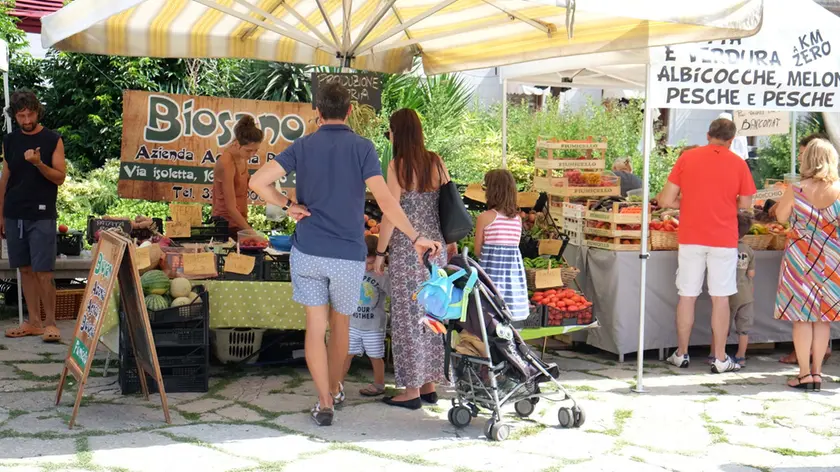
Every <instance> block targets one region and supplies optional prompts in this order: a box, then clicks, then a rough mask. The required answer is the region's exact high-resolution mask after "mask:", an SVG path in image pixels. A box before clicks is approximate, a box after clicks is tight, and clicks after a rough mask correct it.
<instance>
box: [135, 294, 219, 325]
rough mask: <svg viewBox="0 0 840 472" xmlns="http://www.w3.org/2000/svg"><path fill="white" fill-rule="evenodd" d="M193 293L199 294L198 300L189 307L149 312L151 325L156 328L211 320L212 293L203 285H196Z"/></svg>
mask: <svg viewBox="0 0 840 472" xmlns="http://www.w3.org/2000/svg"><path fill="white" fill-rule="evenodd" d="M193 291H195V292H196V293H197V294H198V298H197V299H195V301H194V302H192V303H190V304H189V305H184V306H177V307H171V308H164V309H163V310H157V311H151V310H149V323H151V325H152V326H153V327H154V326H157V325H160V324H169V323H183V322H190V321H201V320H204V321H207V320H209V319H210V293H209V292H207V290H205V289H204V286H202V285H196V286H195V287H193ZM153 331H154V330H153Z"/></svg>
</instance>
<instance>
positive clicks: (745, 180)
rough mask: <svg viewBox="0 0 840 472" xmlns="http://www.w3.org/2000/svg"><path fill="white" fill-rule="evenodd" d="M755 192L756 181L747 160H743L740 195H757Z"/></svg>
mask: <svg viewBox="0 0 840 472" xmlns="http://www.w3.org/2000/svg"><path fill="white" fill-rule="evenodd" d="M755 192H756V190H755V182H754V181H753V178H752V174H751V173H750V167H749V166H748V165H747V163H746V162H744V161H741V188H740V190H738V195H740V196H742V197H749V196H750V195H755Z"/></svg>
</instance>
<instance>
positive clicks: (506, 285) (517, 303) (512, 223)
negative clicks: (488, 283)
mask: <svg viewBox="0 0 840 472" xmlns="http://www.w3.org/2000/svg"><path fill="white" fill-rule="evenodd" d="M494 211H495V210H494ZM521 237H522V220H520V219H519V216H514V217H513V218H511V217H507V216H504V215H502V214H500V213H499V212H496V219H495V220H493V222H492V223H490V224H489V225H487V226H486V227H485V228H484V244H483V245H482V246H481V266H482V267H483V268H484V271H485V272H486V273H487V275H488V276H490V279H491V280H492V281H493V284H494V285H495V286H496V288H497V289H498V290H499V293H501V295H502V297H503V298H504V299H505V304H507V307H508V309H509V310H510V313H511V317H512V318H513V320H514V321H520V320H524V319H526V318H528V286H527V284H526V282H525V265H524V264H523V263H522V254H521V253H520V252H519V239H520V238H521Z"/></svg>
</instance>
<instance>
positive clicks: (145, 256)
mask: <svg viewBox="0 0 840 472" xmlns="http://www.w3.org/2000/svg"><path fill="white" fill-rule="evenodd" d="M134 254H135V256H137V270H143V269H145V268H147V267H149V266H150V265H152V258H151V256H150V254H149V246H146V247H138V248H137V250H136V251H135V252H134Z"/></svg>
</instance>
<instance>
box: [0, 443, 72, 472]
mask: <svg viewBox="0 0 840 472" xmlns="http://www.w3.org/2000/svg"><path fill="white" fill-rule="evenodd" d="M74 460H76V441H75V440H74V439H50V440H42V439H35V438H3V439H0V464H2V465H4V466H5V465H11V464H22V463H25V464H40V463H54V464H66V463H70V462H73V461H74ZM4 470H5V469H4Z"/></svg>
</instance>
